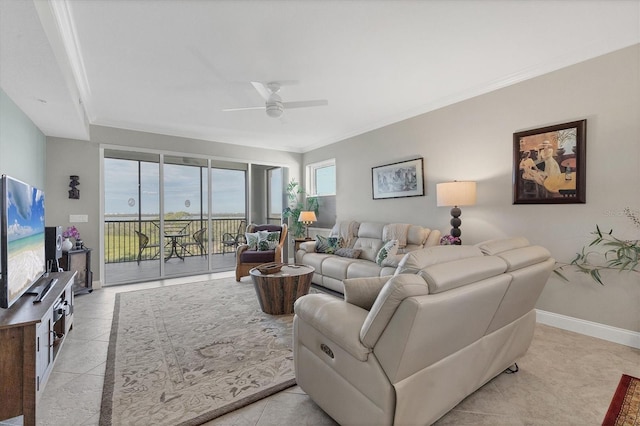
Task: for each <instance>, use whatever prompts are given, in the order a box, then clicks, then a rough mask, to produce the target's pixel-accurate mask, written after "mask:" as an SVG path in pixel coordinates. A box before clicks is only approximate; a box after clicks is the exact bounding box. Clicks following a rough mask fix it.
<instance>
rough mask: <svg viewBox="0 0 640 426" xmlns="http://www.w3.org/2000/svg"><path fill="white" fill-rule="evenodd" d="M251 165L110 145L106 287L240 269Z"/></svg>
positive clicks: (106, 185) (107, 160) (107, 154)
mask: <svg viewBox="0 0 640 426" xmlns="http://www.w3.org/2000/svg"><path fill="white" fill-rule="evenodd" d="M246 176H247V165H246V164H241V163H232V162H223V161H215V160H210V159H206V158H196V157H187V156H176V155H162V154H148V153H137V152H129V151H116V150H105V158H104V179H105V182H104V188H105V193H104V197H105V212H104V253H105V257H104V263H105V268H104V271H105V277H104V283H105V285H110V284H119V283H125V282H137V281H146V280H152V279H157V278H162V277H174V276H186V275H195V274H200V273H206V272H219V271H225V270H233V269H234V268H235V257H234V256H235V248H236V247H237V245H238V244H240V243H241V242H242V241H243V239H244V231H245V227H246V224H247V214H246V209H247V207H246V206H247V178H246Z"/></svg>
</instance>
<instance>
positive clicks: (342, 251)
mask: <svg viewBox="0 0 640 426" xmlns="http://www.w3.org/2000/svg"><path fill="white" fill-rule="evenodd" d="M361 252H362V250H360V249H352V248H346V247H340V248H339V249H337V250H336V252H335V255H336V256H340V257H350V258H351V259H357V258H358V257H360V253H361Z"/></svg>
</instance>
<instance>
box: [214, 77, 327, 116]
mask: <svg viewBox="0 0 640 426" xmlns="http://www.w3.org/2000/svg"><path fill="white" fill-rule="evenodd" d="M251 84H252V85H253V87H254V88H255V89H256V91H257V92H258V93H259V94H260V96H262V97H263V98H264V100H265V104H264V106H252V107H243V108H227V109H223V111H247V110H252V109H264V110H266V111H267V115H268V116H269V117H273V118H278V117H280V116H282V113H283V112H284V110H285V109H290V108H307V107H317V106H326V105H329V101H327V100H326V99H317V100H312V101H296V102H283V101H282V98H281V97H280V95H278V92H279V91H280V87H282V86H283V85H291V84H296V82H295V81H271V82H268V83H261V82H257V81H252V82H251Z"/></svg>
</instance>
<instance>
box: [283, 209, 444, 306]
mask: <svg viewBox="0 0 640 426" xmlns="http://www.w3.org/2000/svg"><path fill="white" fill-rule="evenodd" d="M329 237H336V238H341V239H342V240H343V241H344V242H345V244H346V245H348V246H349V247H351V248H354V249H356V250H359V251H360V255H359V257H358V258H356V259H353V258H348V257H341V256H337V255H335V254H327V253H316V242H315V241H308V242H305V243H302V244H301V245H300V249H299V250H298V251H297V252H296V253H295V260H296V263H302V264H305V265H310V266H313V267H314V268H315V273H314V275H313V279H312V283H313V284H315V285H316V286H320V287H323V288H324V289H328V290H330V291H333V292H337V293H344V285H343V284H342V281H343V280H345V279H347V278H360V277H380V276H386V275H393V274H394V273H395V271H396V268H397V267H398V264H399V263H400V261H401V260H402V258H403V257H404V256H405V254H406V253H409V252H412V251H415V250H419V249H422V248H424V247H430V246H435V245H438V244H439V243H440V231H437V230H433V231H432V230H431V229H429V228H424V227H422V226H419V225H411V224H399V223H378V222H362V223H360V222H356V221H344V222H339V223H336V225H335V226H334V227H333V228H332V229H331V232H330V233H329ZM391 239H397V240H398V241H399V248H398V253H397V254H396V255H394V256H391V257H389V258H388V259H386V260H385V262H383V263H382V265H378V264H377V263H376V255H377V254H378V252H379V251H380V249H381V248H382V246H383V245H384V243H385V242H386V241H389V240H391Z"/></svg>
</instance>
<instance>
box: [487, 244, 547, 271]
mask: <svg viewBox="0 0 640 426" xmlns="http://www.w3.org/2000/svg"><path fill="white" fill-rule="evenodd" d="M497 256H498V257H500V258H501V259H503V260H504V261H505V262H507V265H508V267H507V271H508V272H511V271H515V270H516V269H522V268H526V267H527V266H530V265H534V264H536V263H542V262H544V261H545V260H547V259H549V258H550V257H551V253H550V252H549V250H547V249H546V248H544V247H540V246H529V247H521V248H518V249H514V250H508V251H505V252H501V253H499V254H498V255H497Z"/></svg>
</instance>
